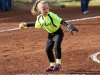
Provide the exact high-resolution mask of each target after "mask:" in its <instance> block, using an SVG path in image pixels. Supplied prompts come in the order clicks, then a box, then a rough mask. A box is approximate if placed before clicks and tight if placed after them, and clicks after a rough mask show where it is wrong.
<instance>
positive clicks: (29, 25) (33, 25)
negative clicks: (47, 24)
mask: <svg viewBox="0 0 100 75" xmlns="http://www.w3.org/2000/svg"><path fill="white" fill-rule="evenodd" d="M27 27H35V22H34V23H27Z"/></svg>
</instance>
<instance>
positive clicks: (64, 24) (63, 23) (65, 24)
mask: <svg viewBox="0 0 100 75" xmlns="http://www.w3.org/2000/svg"><path fill="white" fill-rule="evenodd" d="M60 24H62V25H63V26H65V27H67V25H68V24H67V23H66V22H65V21H64V20H62V21H61V22H60Z"/></svg>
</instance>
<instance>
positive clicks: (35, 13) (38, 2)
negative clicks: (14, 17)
mask: <svg viewBox="0 0 100 75" xmlns="http://www.w3.org/2000/svg"><path fill="white" fill-rule="evenodd" d="M45 3H47V2H46V1H40V0H37V1H36V2H35V3H34V5H33V7H32V9H31V13H32V14H33V15H39V14H40V12H39V11H38V4H45Z"/></svg>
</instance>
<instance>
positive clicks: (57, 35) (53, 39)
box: [46, 28, 64, 62]
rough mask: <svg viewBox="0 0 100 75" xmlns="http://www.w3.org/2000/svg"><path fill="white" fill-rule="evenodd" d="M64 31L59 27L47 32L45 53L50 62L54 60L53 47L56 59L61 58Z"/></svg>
mask: <svg viewBox="0 0 100 75" xmlns="http://www.w3.org/2000/svg"><path fill="white" fill-rule="evenodd" d="M63 36H64V33H63V31H62V29H61V28H59V29H58V30H57V31H56V32H54V33H48V39H47V43H46V53H47V56H48V59H49V61H50V62H55V59H54V54H53V50H52V49H53V48H54V49H55V56H56V59H61V42H62V40H63Z"/></svg>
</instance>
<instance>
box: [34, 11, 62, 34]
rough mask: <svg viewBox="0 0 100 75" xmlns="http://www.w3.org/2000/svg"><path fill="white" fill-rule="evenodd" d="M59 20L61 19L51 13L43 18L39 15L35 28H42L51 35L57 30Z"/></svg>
mask: <svg viewBox="0 0 100 75" xmlns="http://www.w3.org/2000/svg"><path fill="white" fill-rule="evenodd" d="M61 20H62V18H60V17H58V16H57V15H56V14H54V13H52V12H49V13H48V15H47V16H46V17H45V18H44V17H43V15H42V14H40V15H39V16H37V20H36V23H35V28H44V29H45V30H47V31H48V32H49V33H53V32H55V31H57V30H58V29H59V27H60V22H61Z"/></svg>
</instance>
